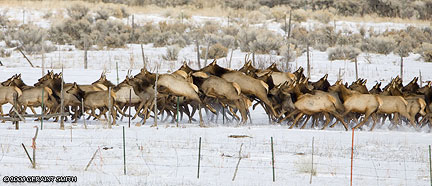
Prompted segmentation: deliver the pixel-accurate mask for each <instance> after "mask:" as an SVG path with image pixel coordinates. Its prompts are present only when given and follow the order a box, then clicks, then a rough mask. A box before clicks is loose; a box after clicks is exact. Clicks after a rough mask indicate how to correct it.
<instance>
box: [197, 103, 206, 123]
mask: <svg viewBox="0 0 432 186" xmlns="http://www.w3.org/2000/svg"><path fill="white" fill-rule="evenodd" d="M198 110H199V111H198V114H199V118H200V125H199V126H200V127H205V125H204V121H203V117H202V112H201V104H198Z"/></svg>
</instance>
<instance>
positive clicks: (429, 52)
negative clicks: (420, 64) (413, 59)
mask: <svg viewBox="0 0 432 186" xmlns="http://www.w3.org/2000/svg"><path fill="white" fill-rule="evenodd" d="M416 52H417V53H419V54H420V55H421V57H422V58H423V60H424V61H425V62H432V44H431V43H423V44H422V45H421V46H420V47H419V48H418V49H417V50H416Z"/></svg>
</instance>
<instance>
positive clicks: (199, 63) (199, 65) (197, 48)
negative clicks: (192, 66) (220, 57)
mask: <svg viewBox="0 0 432 186" xmlns="http://www.w3.org/2000/svg"><path fill="white" fill-rule="evenodd" d="M195 44H196V50H197V59H198V68H199V69H201V61H200V52H199V43H198V38H197V39H196V41H195Z"/></svg>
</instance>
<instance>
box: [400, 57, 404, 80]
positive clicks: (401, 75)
mask: <svg viewBox="0 0 432 186" xmlns="http://www.w3.org/2000/svg"><path fill="white" fill-rule="evenodd" d="M400 77H401V80H403V57H402V56H401V60H400Z"/></svg>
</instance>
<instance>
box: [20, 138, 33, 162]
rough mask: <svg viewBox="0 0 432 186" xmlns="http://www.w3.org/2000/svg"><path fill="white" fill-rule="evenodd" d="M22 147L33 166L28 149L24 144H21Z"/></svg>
mask: <svg viewBox="0 0 432 186" xmlns="http://www.w3.org/2000/svg"><path fill="white" fill-rule="evenodd" d="M21 145H22V147H23V148H24V151H25V153H26V154H27V157H28V159H29V160H30V163H31V164H32V165H33V160H32V159H31V157H30V154H29V153H28V151H27V148H26V147H25V146H24V143H21Z"/></svg>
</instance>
